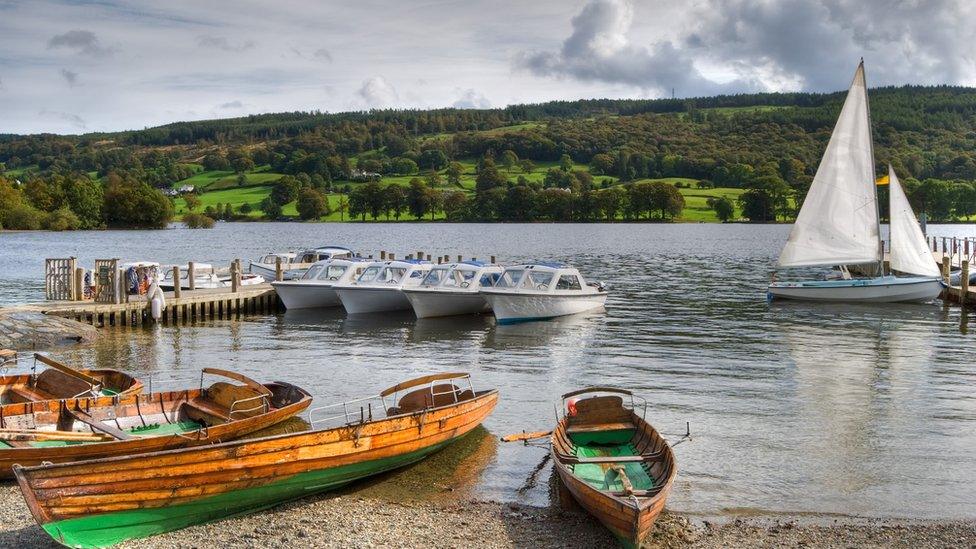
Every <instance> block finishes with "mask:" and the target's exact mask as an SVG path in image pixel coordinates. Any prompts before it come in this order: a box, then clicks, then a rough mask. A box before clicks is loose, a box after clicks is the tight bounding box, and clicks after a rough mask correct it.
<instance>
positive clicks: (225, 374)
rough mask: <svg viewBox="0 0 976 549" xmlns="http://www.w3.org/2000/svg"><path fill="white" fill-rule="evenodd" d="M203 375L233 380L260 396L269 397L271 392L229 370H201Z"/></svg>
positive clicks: (242, 375) (244, 376)
mask: <svg viewBox="0 0 976 549" xmlns="http://www.w3.org/2000/svg"><path fill="white" fill-rule="evenodd" d="M203 373H205V374H212V375H215V376H222V377H226V378H230V379H233V380H235V381H240V382H241V383H243V384H244V385H247V386H248V387H250V388H252V389H254V390H255V391H257V392H258V393H260V394H262V395H265V396H271V390H270V389H268V388H267V387H265V386H264V385H261V384H260V383H258V382H257V381H254V380H253V379H251V378H249V377H247V376H246V375H244V374H240V373H237V372H231V371H230V370H221V369H220V368H204V369H203Z"/></svg>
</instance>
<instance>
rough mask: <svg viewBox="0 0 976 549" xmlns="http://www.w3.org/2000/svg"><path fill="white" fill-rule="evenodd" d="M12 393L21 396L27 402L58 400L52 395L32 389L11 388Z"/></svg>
mask: <svg viewBox="0 0 976 549" xmlns="http://www.w3.org/2000/svg"><path fill="white" fill-rule="evenodd" d="M8 391H10V392H11V393H14V394H15V395H18V396H20V398H23V399H25V400H26V401H28V402H30V401H44V400H57V397H55V396H54V395H52V394H49V393H46V392H44V391H41V390H39V389H31V388H30V387H11V388H10V389H8Z"/></svg>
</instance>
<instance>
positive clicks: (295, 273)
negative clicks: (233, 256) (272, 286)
mask: <svg viewBox="0 0 976 549" xmlns="http://www.w3.org/2000/svg"><path fill="white" fill-rule="evenodd" d="M355 255H356V252H354V251H352V250H350V249H349V248H344V247H342V246H321V247H318V248H313V249H311V250H305V251H302V252H298V253H295V252H284V253H268V254H265V255H264V256H262V257H261V258H260V259H258V260H257V261H251V262H250V263H249V264H248V270H250V271H251V272H252V273H254V274H258V275H261V276H263V277H264V278H266V279H268V280H276V276H277V267H276V265H277V262H278V259H279V258H280V260H281V269H282V278H283V279H284V280H295V279H298V278H301V277H302V275H303V274H305V271H307V270H308V268H309V267H311V266H312V264H313V263H316V262H318V261H323V260H326V259H332V258H334V257H353V256H355Z"/></svg>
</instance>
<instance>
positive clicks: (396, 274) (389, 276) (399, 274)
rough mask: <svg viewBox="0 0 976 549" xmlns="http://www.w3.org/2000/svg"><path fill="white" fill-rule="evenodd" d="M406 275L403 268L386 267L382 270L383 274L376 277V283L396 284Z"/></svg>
mask: <svg viewBox="0 0 976 549" xmlns="http://www.w3.org/2000/svg"><path fill="white" fill-rule="evenodd" d="M405 274H407V270H406V269H404V268H403V267H387V268H385V269H383V272H381V273H380V274H379V276H377V277H376V282H387V283H390V284H396V283H397V282H400V279H402V278H403V275H405Z"/></svg>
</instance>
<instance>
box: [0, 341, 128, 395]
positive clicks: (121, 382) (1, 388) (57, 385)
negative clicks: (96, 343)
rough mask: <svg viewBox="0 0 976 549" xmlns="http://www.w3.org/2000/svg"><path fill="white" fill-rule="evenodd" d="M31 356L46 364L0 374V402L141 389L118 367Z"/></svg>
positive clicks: (118, 393)
mask: <svg viewBox="0 0 976 549" xmlns="http://www.w3.org/2000/svg"><path fill="white" fill-rule="evenodd" d="M34 359H35V360H37V361H38V362H41V363H42V364H45V365H47V366H48V368H47V369H46V370H44V371H42V372H41V373H30V374H20V375H9V376H0V405H3V404H13V403H17V402H41V401H44V400H60V399H64V398H80V397H90V396H114V395H132V394H137V393H140V392H142V382H141V381H139V380H138V379H136V378H134V377H132V376H130V375H129V374H126V373H123V372H120V371H118V370H76V369H74V368H71V367H69V366H66V365H64V364H61V363H60V362H57V361H55V360H53V359H51V358H49V357H46V356H44V355H42V354H39V353H34Z"/></svg>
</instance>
